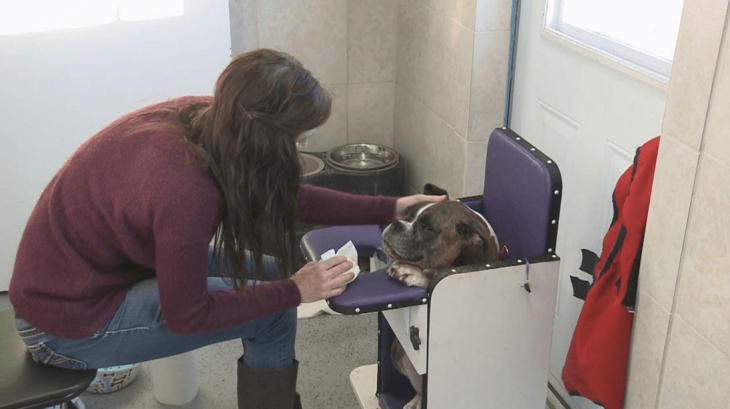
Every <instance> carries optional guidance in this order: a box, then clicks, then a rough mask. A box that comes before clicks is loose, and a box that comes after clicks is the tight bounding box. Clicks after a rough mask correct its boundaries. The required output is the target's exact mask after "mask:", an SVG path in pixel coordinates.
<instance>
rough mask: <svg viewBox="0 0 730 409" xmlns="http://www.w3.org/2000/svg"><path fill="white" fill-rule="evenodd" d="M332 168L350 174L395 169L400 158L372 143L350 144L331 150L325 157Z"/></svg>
mask: <svg viewBox="0 0 730 409" xmlns="http://www.w3.org/2000/svg"><path fill="white" fill-rule="evenodd" d="M325 159H326V161H327V164H328V165H330V166H332V167H333V168H336V169H340V170H346V171H350V172H372V171H379V170H385V169H390V168H392V167H395V166H396V165H397V164H398V161H399V160H400V156H399V155H398V153H396V152H395V151H394V150H393V149H390V148H388V147H386V146H381V145H375V144H372V143H352V144H349V145H342V146H337V147H335V148H332V149H330V150H328V151H327V156H326V157H325Z"/></svg>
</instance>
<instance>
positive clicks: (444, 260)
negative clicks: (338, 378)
mask: <svg viewBox="0 0 730 409" xmlns="http://www.w3.org/2000/svg"><path fill="white" fill-rule="evenodd" d="M424 193H426V194H445V193H446V192H445V191H444V190H443V189H440V188H438V187H435V186H433V185H430V184H429V185H426V188H425V189H424ZM383 250H384V251H385V254H387V255H388V257H390V258H391V259H393V260H395V262H394V263H393V264H392V265H391V266H390V267H389V268H388V275H389V276H390V277H392V278H394V279H396V280H398V281H400V282H401V283H403V284H405V285H407V286H419V287H423V288H426V287H428V284H429V283H430V282H431V279H432V278H433V276H434V274H435V273H436V271H437V270H438V269H440V268H444V267H458V266H465V265H470V264H478V263H489V262H492V261H495V260H498V259H499V258H500V245H499V240H498V239H497V235H496V234H495V233H494V229H492V226H491V225H490V224H489V222H487V220H486V219H485V218H484V217H483V216H482V215H481V214H479V213H477V212H475V211H474V210H472V209H471V208H469V207H468V206H466V205H465V204H464V203H461V202H457V201H453V200H446V201H443V202H435V203H434V202H420V203H416V204H414V205H412V206H410V207H409V208H408V209H406V214H405V218H403V219H401V220H395V221H393V222H392V223H391V224H390V225H388V227H386V228H385V230H384V231H383ZM390 355H391V359H392V361H393V365H394V367H395V369H396V370H397V371H398V372H400V373H402V374H403V375H405V376H406V377H408V379H409V380H410V382H411V385H413V389H414V390H415V391H416V396H415V397H414V398H413V399H412V400H411V401H410V402H408V403H407V404H406V405H405V406H404V407H403V409H420V408H421V405H422V392H423V389H422V385H423V379H422V377H421V376H420V375H419V374H418V372H417V371H416V369H415V367H414V366H413V364H412V363H411V361H410V359H408V356H407V355H406V353H405V350H404V349H403V346H402V345H401V344H400V342H398V339H397V338H396V339H395V340H394V341H393V344H392V345H391V348H390Z"/></svg>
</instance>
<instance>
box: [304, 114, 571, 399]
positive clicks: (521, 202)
mask: <svg viewBox="0 0 730 409" xmlns="http://www.w3.org/2000/svg"><path fill="white" fill-rule="evenodd" d="M561 197H562V181H561V177H560V171H559V169H558V166H557V165H556V164H555V163H554V162H553V161H552V160H551V159H550V158H548V157H547V156H546V155H544V154H543V153H541V152H540V151H539V150H538V149H537V148H535V147H534V146H532V145H531V144H530V143H528V142H527V141H525V140H524V139H523V138H521V137H520V136H519V135H517V134H516V133H515V132H513V131H512V130H510V129H506V128H497V129H495V130H494V131H493V132H492V134H491V136H490V139H489V142H488V146H487V157H486V168H485V178H484V192H483V194H482V195H481V196H476V197H468V198H463V199H460V200H461V201H462V202H464V203H466V204H467V205H468V206H469V207H471V208H472V209H474V210H476V211H478V212H480V213H481V214H482V215H484V217H485V218H486V219H487V220H489V222H490V224H491V225H492V227H493V228H494V230H495V233H496V234H497V237H499V239H500V240H501V241H502V242H504V243H505V244H506V245H507V247H508V249H509V258H508V259H507V260H503V261H499V262H496V263H493V264H492V265H491V266H488V267H487V268H499V267H503V266H509V265H514V264H515V263H518V261H519V262H522V260H523V259H526V260H529V262H530V263H533V262H535V263H538V262H541V261H545V260H555V259H557V256H556V255H555V244H556V240H557V232H558V217H559V213H560V201H561ZM381 232H382V230H381V228H380V226H376V225H367V226H338V227H328V228H323V229H319V230H314V231H310V232H308V233H307V234H305V235H304V237H303V238H302V242H301V247H302V251H303V253H304V255H305V257H306V258H307V259H308V260H310V261H316V260H319V255H320V254H322V253H324V252H325V251H327V250H329V249H332V248H335V249H336V248H339V247H341V246H342V245H343V244H345V243H346V242H347V241H348V240H352V242H353V244H355V246H356V247H357V249H358V254H373V252H374V251H378V250H379V249H380V245H381V243H382V238H381ZM484 269H485V266H484V265H477V266H463V267H459V268H456V269H445V270H444V271H439V272H438V273H437V275H436V277H435V278H434V279H433V280H432V281H431V284H430V285H429V288H428V289H423V288H418V287H406V286H403V285H402V284H401V283H399V282H397V281H395V280H393V279H391V278H390V277H389V276H388V275H387V273H386V271H385V269H382V270H378V271H375V272H371V273H364V274H360V275H359V276H358V278H357V279H356V280H355V281H353V282H352V283H351V284H349V285H348V287H347V290H346V291H345V292H344V293H343V294H341V295H339V296H337V297H333V298H331V299H329V300H327V302H328V304H329V306H330V308H332V309H333V310H335V311H337V312H340V313H343V314H362V313H367V312H374V311H386V310H390V309H396V308H401V307H407V306H415V305H423V304H428V303H429V300H430V295H431V293H432V291H433V289H434V288H435V286H437V285H438V283H439V282H440V281H441V280H443V279H444V278H445V277H447V276H449V275H452V274H468V273H469V272H472V271H477V270H484ZM379 333H380V335H379V343H378V345H379V346H378V349H379V351H378V356H379V359H378V361H379V367H378V381H377V382H378V386H377V391H378V396H379V398H380V405H381V407H382V408H402V407H403V404H405V403H406V402H407V401H408V400H410V398H411V397H412V396H413V393H414V392H413V390H412V389H411V387H410V384H409V383H408V380H407V379H405V378H404V377H403V376H401V375H400V374H398V373H397V372H396V371H395V370H394V369H393V367H392V364H391V363H390V354H389V351H390V344H391V342H392V340H393V338H394V335H393V331H392V330H391V328H390V326H389V324H388V322H387V320H385V319H384V317H383V314H379ZM426 384H427V382H426ZM424 394H425V392H424Z"/></svg>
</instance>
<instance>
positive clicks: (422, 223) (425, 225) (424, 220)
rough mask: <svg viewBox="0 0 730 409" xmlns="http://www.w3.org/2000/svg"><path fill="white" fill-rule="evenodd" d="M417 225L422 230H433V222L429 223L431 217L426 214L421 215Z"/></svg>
mask: <svg viewBox="0 0 730 409" xmlns="http://www.w3.org/2000/svg"><path fill="white" fill-rule="evenodd" d="M418 227H420V228H421V230H423V231H427V232H431V231H433V224H432V223H431V219H430V218H429V217H428V216H426V217H421V219H420V220H419V221H418Z"/></svg>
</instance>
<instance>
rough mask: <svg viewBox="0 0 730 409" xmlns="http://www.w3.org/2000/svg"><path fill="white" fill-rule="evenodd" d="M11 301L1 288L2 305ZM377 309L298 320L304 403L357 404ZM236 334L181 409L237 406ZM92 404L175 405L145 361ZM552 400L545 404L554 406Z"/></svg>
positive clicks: (211, 354) (205, 361)
mask: <svg viewBox="0 0 730 409" xmlns="http://www.w3.org/2000/svg"><path fill="white" fill-rule="evenodd" d="M9 306H10V304H9V302H8V301H7V295H6V294H0V308H7V307H9ZM377 327H378V325H377V315H376V314H368V315H363V316H331V315H326V314H325V315H320V316H317V317H314V318H309V319H303V320H299V323H298V330H297V331H298V332H297V346H296V351H297V358H298V359H299V361H300V369H299V379H298V382H297V383H298V390H299V393H300V394H301V396H302V406H303V407H304V408H306V409H359V407H360V406H359V405H358V403H357V398H356V397H355V394H354V392H353V391H352V387H351V386H350V381H349V376H350V372H351V371H352V370H353V369H355V368H357V367H360V366H362V365H369V364H372V363H375V362H376V361H377V356H376V355H377ZM241 351H242V347H241V343H240V341H238V340H233V341H228V342H224V343H220V344H217V345H211V346H208V347H205V348H201V349H199V350H197V351H196V352H195V357H196V362H195V364H196V371H197V379H198V384H199V391H198V395H197V396H196V397H195V399H193V400H192V401H191V402H190V403H188V404H186V405H182V406H177V408H180V409H212V408H236V359H238V357H239V356H240V355H241ZM81 399H82V400H83V402H84V403H85V404H86V406H87V408H88V409H161V408H175V407H176V406H168V405H164V404H161V403H159V402H157V400H155V397H154V392H153V385H152V379H151V376H150V364H149V363H146V362H145V363H142V365H141V370H140V371H139V374H138V375H137V378H136V379H135V381H134V382H133V383H132V384H131V385H130V386H128V387H127V388H125V389H122V390H121V391H118V392H114V393H111V394H105V395H97V394H91V393H83V394H82V395H81ZM550 408H551V406H550V405H549V406H546V409H550Z"/></svg>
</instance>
